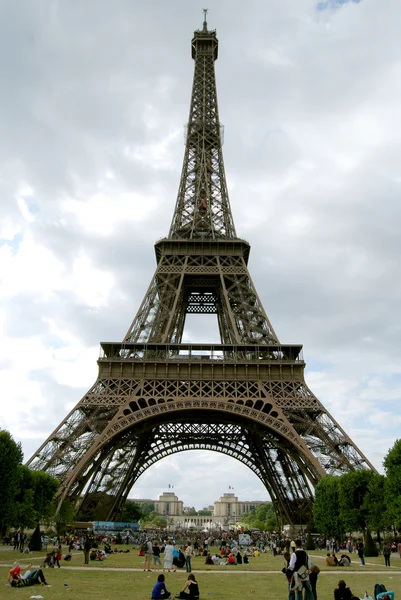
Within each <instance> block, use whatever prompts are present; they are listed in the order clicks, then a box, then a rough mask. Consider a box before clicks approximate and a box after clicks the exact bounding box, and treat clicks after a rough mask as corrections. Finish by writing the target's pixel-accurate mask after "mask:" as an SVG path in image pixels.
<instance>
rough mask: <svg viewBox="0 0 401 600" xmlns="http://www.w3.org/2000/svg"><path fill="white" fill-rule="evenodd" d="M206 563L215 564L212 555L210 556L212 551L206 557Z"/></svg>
mask: <svg viewBox="0 0 401 600" xmlns="http://www.w3.org/2000/svg"><path fill="white" fill-rule="evenodd" d="M205 565H214V562H213V560H212V557H211V556H210V552H208V553H207V556H206V558H205Z"/></svg>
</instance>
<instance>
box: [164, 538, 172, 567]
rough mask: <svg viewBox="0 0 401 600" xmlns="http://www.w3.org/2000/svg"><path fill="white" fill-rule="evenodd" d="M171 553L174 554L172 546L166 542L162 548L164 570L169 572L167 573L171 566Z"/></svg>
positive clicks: (169, 541)
mask: <svg viewBox="0 0 401 600" xmlns="http://www.w3.org/2000/svg"><path fill="white" fill-rule="evenodd" d="M173 552H174V546H173V544H172V543H171V540H168V542H167V544H166V546H165V548H164V570H166V569H167V571H169V572H170V569H171V568H172V566H173Z"/></svg>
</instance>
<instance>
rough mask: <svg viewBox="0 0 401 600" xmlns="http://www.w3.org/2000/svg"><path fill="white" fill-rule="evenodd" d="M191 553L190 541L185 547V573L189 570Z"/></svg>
mask: <svg viewBox="0 0 401 600" xmlns="http://www.w3.org/2000/svg"><path fill="white" fill-rule="evenodd" d="M192 555H193V549H192V546H191V542H188V546H187V547H186V549H185V567H186V570H187V573H190V572H191V556H192Z"/></svg>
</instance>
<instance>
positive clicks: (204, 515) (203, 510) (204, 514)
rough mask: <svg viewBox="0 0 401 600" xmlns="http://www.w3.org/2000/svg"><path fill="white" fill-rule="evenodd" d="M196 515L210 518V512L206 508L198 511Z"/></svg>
mask: <svg viewBox="0 0 401 600" xmlns="http://www.w3.org/2000/svg"><path fill="white" fill-rule="evenodd" d="M198 515H199V516H200V517H211V516H212V511H211V510H208V509H207V508H203V509H202V510H198Z"/></svg>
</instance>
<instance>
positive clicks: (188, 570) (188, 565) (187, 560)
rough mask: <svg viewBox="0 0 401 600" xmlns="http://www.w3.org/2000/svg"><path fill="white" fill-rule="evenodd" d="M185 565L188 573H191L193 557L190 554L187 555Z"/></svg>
mask: <svg viewBox="0 0 401 600" xmlns="http://www.w3.org/2000/svg"><path fill="white" fill-rule="evenodd" d="M185 566H186V569H187V573H190V572H191V557H190V556H186V557H185Z"/></svg>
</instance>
